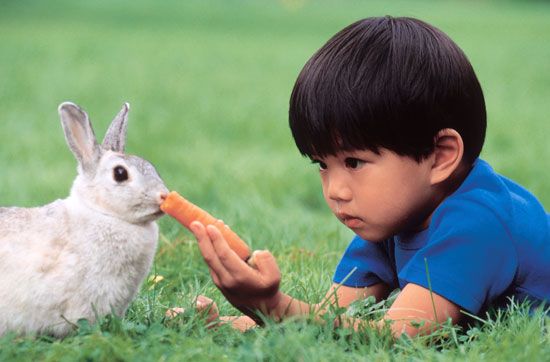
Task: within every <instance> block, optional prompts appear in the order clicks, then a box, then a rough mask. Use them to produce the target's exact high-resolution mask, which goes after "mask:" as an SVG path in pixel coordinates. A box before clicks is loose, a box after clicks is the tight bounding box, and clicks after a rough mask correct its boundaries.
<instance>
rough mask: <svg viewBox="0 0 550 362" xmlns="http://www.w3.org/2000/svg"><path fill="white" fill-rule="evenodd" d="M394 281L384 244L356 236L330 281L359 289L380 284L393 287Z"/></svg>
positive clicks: (395, 277)
mask: <svg viewBox="0 0 550 362" xmlns="http://www.w3.org/2000/svg"><path fill="white" fill-rule="evenodd" d="M396 279H397V276H396V273H395V270H394V268H393V267H392V263H391V262H390V256H389V251H388V250H387V248H386V243H373V242H369V241H365V240H363V239H361V238H360V237H359V236H356V237H355V238H354V239H353V240H352V241H351V243H350V244H349V245H348V247H347V249H346V251H345V252H344V255H343V256H342V259H341V260H340V262H339V263H338V265H337V267H336V271H335V273H334V277H333V279H332V280H333V281H334V282H335V283H338V284H343V285H345V286H348V287H354V288H361V287H368V286H371V285H373V284H377V283H381V282H384V283H386V284H388V285H390V286H395V285H396V284H397V283H396Z"/></svg>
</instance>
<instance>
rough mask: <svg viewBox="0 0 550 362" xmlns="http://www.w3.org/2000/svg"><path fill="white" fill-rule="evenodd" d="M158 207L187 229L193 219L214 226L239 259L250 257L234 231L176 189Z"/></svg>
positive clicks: (245, 246)
mask: <svg viewBox="0 0 550 362" xmlns="http://www.w3.org/2000/svg"><path fill="white" fill-rule="evenodd" d="M160 209H161V210H162V211H164V212H165V213H167V214H168V215H170V216H172V217H173V218H174V219H176V220H178V221H179V222H180V223H181V224H182V225H183V226H185V227H186V228H187V229H189V225H191V223H192V222H193V221H199V222H201V223H202V224H203V225H204V226H206V225H214V226H216V227H217V228H218V230H219V231H220V232H221V234H222V236H223V237H224V239H225V240H226V241H227V244H229V247H230V248H231V249H233V251H235V253H237V255H238V256H239V257H240V258H241V259H243V260H244V261H247V260H248V258H249V257H250V248H249V247H248V245H246V243H245V242H244V241H243V240H242V239H241V238H240V237H239V236H238V235H237V234H235V232H233V231H232V230H231V229H229V228H228V227H226V226H225V225H224V224H223V222H221V221H220V220H218V219H216V218H214V217H213V216H212V215H210V214H209V213H207V212H206V211H204V210H203V209H201V208H200V207H198V206H197V205H194V204H192V203H191V202H189V201H188V200H186V199H185V198H184V197H182V196H180V195H179V194H178V193H177V192H176V191H172V192H170V193H169V194H168V196H166V199H164V201H163V203H162V204H161V205H160Z"/></svg>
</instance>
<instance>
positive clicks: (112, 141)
mask: <svg viewBox="0 0 550 362" xmlns="http://www.w3.org/2000/svg"><path fill="white" fill-rule="evenodd" d="M129 110H130V104H129V103H124V105H123V106H122V109H121V110H120V112H118V114H117V115H116V117H115V119H113V121H112V122H111V125H110V126H109V129H108V130H107V133H106V134H105V138H104V139H103V144H102V147H103V148H104V149H105V150H111V151H115V152H122V153H123V152H124V146H125V145H126V128H127V125H128V111H129Z"/></svg>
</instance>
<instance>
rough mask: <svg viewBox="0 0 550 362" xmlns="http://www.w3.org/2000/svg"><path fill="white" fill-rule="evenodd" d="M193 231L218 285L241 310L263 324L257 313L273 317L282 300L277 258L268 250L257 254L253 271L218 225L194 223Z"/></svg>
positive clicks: (192, 224) (192, 225)
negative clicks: (235, 250) (233, 248)
mask: <svg viewBox="0 0 550 362" xmlns="http://www.w3.org/2000/svg"><path fill="white" fill-rule="evenodd" d="M190 229H191V231H192V232H193V234H194V235H195V237H196V238H197V241H198V244H199V249H200V251H201V254H202V256H203V258H204V260H205V262H206V264H207V265H208V268H209V269H210V275H211V276H212V280H213V281H214V284H215V285H216V286H217V287H218V289H220V291H221V292H222V293H223V295H224V296H225V298H226V299H227V300H228V301H229V302H230V303H231V304H233V305H234V306H235V307H236V308H237V309H239V310H240V311H242V312H243V313H245V314H247V315H249V316H250V317H251V318H253V319H254V320H255V321H256V322H259V323H261V319H260V317H259V316H258V315H257V313H256V312H257V311H261V312H262V313H263V314H266V315H269V314H270V312H271V311H273V310H275V309H276V307H277V306H278V304H279V302H280V300H281V292H280V291H279V284H280V282H281V272H280V271H279V267H278V265H277V262H276V261H275V258H274V257H273V255H272V254H271V253H270V252H268V251H257V252H255V254H254V262H255V265H256V268H252V267H250V266H249V265H248V264H247V263H245V262H244V261H243V260H242V259H240V258H239V257H238V256H237V254H236V253H235V252H234V251H233V250H231V249H230V248H229V245H228V244H227V242H226V241H225V240H224V238H223V236H222V235H221V233H220V231H219V230H218V229H217V228H216V227H215V226H212V225H209V226H207V227H206V228H205V227H204V225H203V224H201V223H200V222H197V221H194V222H193V223H191V225H190Z"/></svg>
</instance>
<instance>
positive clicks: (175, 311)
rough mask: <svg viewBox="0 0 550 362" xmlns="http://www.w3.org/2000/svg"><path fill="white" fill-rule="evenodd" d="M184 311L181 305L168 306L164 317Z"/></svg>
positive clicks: (171, 316)
mask: <svg viewBox="0 0 550 362" xmlns="http://www.w3.org/2000/svg"><path fill="white" fill-rule="evenodd" d="M183 312H185V309H183V308H181V307H174V308H170V309H168V310H167V311H166V314H165V315H166V317H168V318H175V317H176V316H177V315H178V314H180V313H183Z"/></svg>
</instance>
